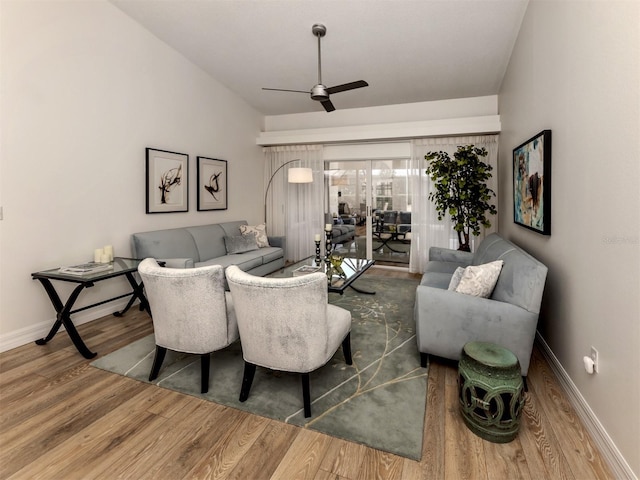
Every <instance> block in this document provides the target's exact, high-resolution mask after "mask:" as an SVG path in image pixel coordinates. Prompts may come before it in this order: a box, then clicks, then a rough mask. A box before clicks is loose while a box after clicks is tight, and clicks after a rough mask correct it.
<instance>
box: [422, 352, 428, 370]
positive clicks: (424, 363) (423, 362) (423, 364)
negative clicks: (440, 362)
mask: <svg viewBox="0 0 640 480" xmlns="http://www.w3.org/2000/svg"><path fill="white" fill-rule="evenodd" d="M428 358H429V354H427V353H422V352H420V366H421V367H423V368H426V367H427V359H428Z"/></svg>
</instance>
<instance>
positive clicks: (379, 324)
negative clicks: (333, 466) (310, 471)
mask: <svg viewBox="0 0 640 480" xmlns="http://www.w3.org/2000/svg"><path fill="white" fill-rule="evenodd" d="M417 284H418V281H417V280H408V279H391V278H388V277H378V276H375V275H370V274H367V275H364V276H363V277H362V278H360V279H359V280H358V281H357V282H356V285H357V287H358V288H359V289H363V290H369V291H375V292H376V294H375V295H365V294H361V293H357V292H355V291H354V290H352V289H348V290H347V291H346V292H345V294H344V295H342V296H341V295H338V294H334V293H332V294H330V295H329V301H330V303H332V304H334V305H339V306H341V307H343V308H346V309H348V310H350V311H351V314H352V321H353V325H352V330H351V348H352V353H353V365H346V364H345V362H344V356H343V354H342V349H339V350H338V351H337V352H336V354H335V355H334V357H333V358H332V359H331V361H330V362H329V363H328V364H327V365H325V366H324V367H322V368H320V369H318V370H316V371H315V372H313V373H311V374H310V385H311V401H312V404H311V413H312V417H310V418H308V419H305V418H304V413H303V411H302V388H301V383H300V376H299V375H294V374H288V373H282V372H274V371H270V370H267V369H262V368H258V369H257V371H256V375H255V379H254V381H253V386H252V387H251V392H250V395H249V399H248V400H247V401H246V402H244V403H240V402H239V401H238V396H239V394H240V385H241V382H242V373H243V367H244V362H243V359H242V351H241V347H240V344H239V342H238V343H236V344H234V345H231V346H230V347H228V348H226V349H224V350H222V351H219V352H215V353H213V354H212V360H211V376H210V381H209V392H208V393H206V394H201V393H200V361H199V358H198V357H196V356H192V355H185V354H178V353H175V352H171V351H168V352H167V356H166V358H165V361H164V363H163V365H162V370H161V372H160V375H159V377H158V378H157V379H156V380H154V381H153V382H152V383H154V384H156V385H158V386H160V387H164V388H167V389H171V390H176V391H178V392H182V393H185V394H189V395H193V396H196V397H200V398H204V399H206V400H209V401H212V402H216V403H219V404H223V405H226V406H229V407H233V408H237V409H240V410H244V411H248V412H251V413H254V414H256V415H261V416H263V417H267V418H271V419H275V420H279V421H283V422H287V423H291V424H295V425H299V426H301V427H304V428H310V429H313V430H317V431H320V432H323V433H326V434H328V435H332V436H335V437H339V438H343V439H345V440H349V441H353V442H358V443H361V444H364V445H367V446H370V447H372V448H376V449H379V450H384V451H387V452H391V453H394V454H397V455H401V456H404V457H408V458H411V459H414V460H420V456H421V452H422V433H423V425H424V414H425V402H426V391H427V369H425V368H421V367H420V355H419V353H418V350H417V347H416V339H415V324H414V320H413V305H414V299H415V291H416V286H417ZM154 349H155V344H154V337H153V335H149V336H147V337H145V338H143V339H141V340H138V341H136V342H134V343H132V344H130V345H128V346H126V347H123V348H121V349H119V350H117V351H115V352H113V353H111V354H109V355H106V356H104V357H101V358H99V359H97V360H95V361H94V362H93V363H92V364H91V365H92V366H94V367H97V368H101V369H103V370H108V371H110V372H114V373H118V374H120V375H125V376H127V377H131V378H134V379H136V380H139V381H142V382H147V383H149V382H148V377H149V371H150V370H151V364H152V361H153V354H154Z"/></svg>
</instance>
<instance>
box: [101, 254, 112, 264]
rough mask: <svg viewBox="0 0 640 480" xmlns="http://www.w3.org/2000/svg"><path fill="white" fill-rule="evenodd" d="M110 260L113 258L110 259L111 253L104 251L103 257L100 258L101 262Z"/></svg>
mask: <svg viewBox="0 0 640 480" xmlns="http://www.w3.org/2000/svg"><path fill="white" fill-rule="evenodd" d="M110 261H111V260H109V254H108V253H103V254H102V258H100V263H109V262H110Z"/></svg>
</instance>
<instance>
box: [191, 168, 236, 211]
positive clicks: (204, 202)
mask: <svg viewBox="0 0 640 480" xmlns="http://www.w3.org/2000/svg"><path fill="white" fill-rule="evenodd" d="M197 185H198V211H206V210H226V209H227V208H228V198H229V197H228V195H227V161H226V160H219V159H216V158H208V157H198V180H197Z"/></svg>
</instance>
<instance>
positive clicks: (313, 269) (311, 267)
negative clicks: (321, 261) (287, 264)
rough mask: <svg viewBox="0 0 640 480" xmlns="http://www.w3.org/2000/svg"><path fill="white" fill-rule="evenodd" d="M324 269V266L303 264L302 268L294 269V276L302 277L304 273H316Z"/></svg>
mask: <svg viewBox="0 0 640 480" xmlns="http://www.w3.org/2000/svg"><path fill="white" fill-rule="evenodd" d="M321 271H322V267H318V266H315V265H303V266H302V267H300V268H296V269H295V270H294V271H293V276H294V277H300V276H302V275H308V274H309V273H315V272H321Z"/></svg>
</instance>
